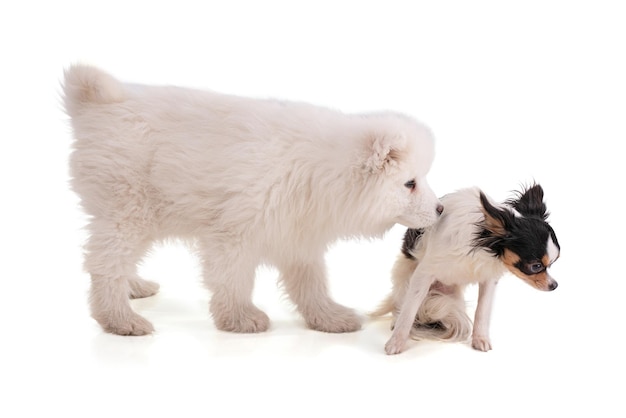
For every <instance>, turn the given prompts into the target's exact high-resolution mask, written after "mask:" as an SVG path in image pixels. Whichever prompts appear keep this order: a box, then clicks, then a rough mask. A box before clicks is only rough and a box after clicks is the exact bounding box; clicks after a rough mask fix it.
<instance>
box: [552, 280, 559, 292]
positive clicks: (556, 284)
mask: <svg viewBox="0 0 626 418" xmlns="http://www.w3.org/2000/svg"><path fill="white" fill-rule="evenodd" d="M558 286H559V284H558V283H557V282H555V281H553V282H552V283H550V290H551V291H552V290H554V289H556V288H557V287H558Z"/></svg>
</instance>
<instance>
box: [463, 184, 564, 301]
mask: <svg viewBox="0 0 626 418" xmlns="http://www.w3.org/2000/svg"><path fill="white" fill-rule="evenodd" d="M480 202H481V205H482V211H483V214H484V219H483V221H482V222H480V223H479V224H478V232H477V234H476V238H475V240H474V247H475V248H484V249H486V250H487V251H489V252H490V253H492V254H493V255H494V256H496V257H498V258H500V259H501V260H502V262H503V263H504V264H505V265H506V267H507V268H508V269H509V271H511V273H513V274H514V275H516V276H517V277H519V278H521V279H522V280H524V281H525V282H526V283H528V284H530V285H531V286H533V287H535V288H536V289H539V290H548V291H549V290H554V289H556V287H557V282H556V281H555V280H554V279H553V278H552V277H550V275H549V274H548V271H547V269H548V267H550V266H551V265H552V263H554V262H555V261H556V259H557V258H558V257H559V253H560V246H559V243H558V240H557V238H556V234H555V233H554V230H553V229H552V227H550V225H549V224H548V223H547V222H546V219H547V217H548V213H547V211H546V205H545V204H544V202H543V189H542V188H541V186H539V185H538V184H535V185H533V186H531V187H530V188H528V189H526V190H525V191H523V192H520V193H518V196H517V198H516V199H511V200H508V201H507V202H506V205H507V206H509V207H510V208H509V207H501V208H498V207H495V206H493V205H492V204H491V203H490V202H489V200H488V199H487V197H486V196H485V195H484V194H483V193H482V192H481V193H480ZM514 211H516V212H517V213H515V212H514Z"/></svg>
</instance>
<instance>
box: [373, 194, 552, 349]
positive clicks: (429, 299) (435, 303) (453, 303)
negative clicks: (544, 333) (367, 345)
mask: <svg viewBox="0 0 626 418" xmlns="http://www.w3.org/2000/svg"><path fill="white" fill-rule="evenodd" d="M479 195H480V190H479V189H477V188H469V189H463V190H460V191H457V192H455V193H451V194H449V195H446V196H444V197H442V199H441V201H442V203H443V205H444V206H445V208H446V209H445V212H444V214H443V216H442V217H441V219H440V221H439V222H437V223H435V224H434V225H432V226H430V227H428V228H426V229H425V230H424V231H423V234H422V235H421V237H420V238H419V240H418V241H417V244H416V246H415V248H412V249H410V253H411V255H412V256H413V257H414V258H413V259H411V258H409V257H407V256H406V255H404V254H402V255H400V257H399V258H398V260H397V261H396V264H395V266H394V268H393V273H392V281H393V290H392V293H391V295H390V296H389V297H388V298H387V299H386V300H385V301H384V302H383V304H382V305H381V306H380V308H379V309H378V310H377V311H376V312H374V313H373V314H372V315H373V316H380V315H384V314H386V313H389V312H391V313H392V315H393V326H392V327H393V333H392V336H391V338H390V339H389V341H388V342H387V344H386V345H385V351H386V352H387V354H397V353H400V352H402V351H403V350H404V347H405V344H406V342H407V340H408V338H409V336H411V337H413V338H415V339H420V338H431V339H441V340H456V341H459V340H466V339H468V338H469V337H470V334H471V339H472V347H473V348H475V349H477V350H480V351H488V350H490V349H491V341H490V338H489V322H490V318H491V309H492V305H493V297H494V292H495V287H496V283H497V282H498V280H499V279H500V277H501V276H502V275H503V274H504V273H505V272H507V271H510V272H511V273H513V274H515V275H516V276H518V277H520V278H522V279H523V280H524V281H526V282H528V283H529V284H531V285H532V286H534V287H535V288H537V289H539V290H548V291H549V290H553V289H555V288H556V282H555V281H554V280H553V279H552V278H551V277H550V276H549V275H548V274H547V271H543V272H542V273H541V274H537V275H536V276H533V277H530V276H528V275H526V274H523V273H522V272H521V271H519V270H518V269H517V268H516V267H515V265H514V264H513V262H514V261H515V260H516V259H517V256H515V255H513V254H512V253H511V252H506V253H505V255H504V256H503V257H497V256H495V255H494V254H492V253H490V252H489V251H487V250H486V249H485V248H480V247H475V246H474V245H473V243H474V242H475V239H476V235H475V234H476V232H477V230H478V228H479V227H480V225H487V227H488V228H493V230H494V231H496V232H495V233H497V234H502V239H503V240H506V239H508V233H509V231H507V230H506V227H505V226H504V225H502V224H501V223H500V220H497V219H492V218H491V217H490V216H489V215H488V214H487V213H486V212H485V210H484V208H483V206H482V205H481V200H480V197H479ZM542 195H543V192H541V196H542ZM538 204H541V201H539V202H538ZM497 206H498V208H500V209H499V210H502V211H510V213H511V216H512V217H514V218H521V217H523V215H522V214H520V213H519V212H517V211H515V210H514V209H512V208H510V207H509V206H508V205H502V206H501V205H497ZM544 209H545V207H544ZM536 222H543V221H540V220H536ZM515 239H518V241H517V242H518V243H520V242H523V240H524V237H523V235H522V237H521V238H519V237H517V238H515ZM557 247H558V245H557V244H555V243H554V242H553V241H552V239H550V240H549V242H547V243H546V246H544V247H543V250H546V251H547V253H548V254H547V255H546V259H545V265H546V266H548V265H551V264H552V263H553V262H554V261H555V260H556V258H558V248H557ZM551 248H553V250H551ZM471 283H478V284H479V295H478V303H477V307H476V312H475V317H474V323H473V326H472V321H471V320H470V318H469V317H468V315H467V313H466V306H465V299H464V290H465V287H466V285H468V284H471ZM429 324H435V326H433V327H431V326H429Z"/></svg>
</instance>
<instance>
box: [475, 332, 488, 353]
mask: <svg viewBox="0 0 626 418" xmlns="http://www.w3.org/2000/svg"><path fill="white" fill-rule="evenodd" d="M472 348H474V349H475V350H478V351H489V350H491V341H489V337H487V336H484V335H473V336H472Z"/></svg>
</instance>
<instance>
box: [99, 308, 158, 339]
mask: <svg viewBox="0 0 626 418" xmlns="http://www.w3.org/2000/svg"><path fill="white" fill-rule="evenodd" d="M94 318H95V319H96V321H98V323H99V324H100V326H102V328H103V329H104V330H105V331H106V332H110V333H111V334H117V335H147V334H151V333H152V332H154V327H153V326H152V324H151V323H150V321H148V320H147V319H145V318H144V317H142V316H141V315H139V314H137V313H135V312H130V313H126V314H125V315H106V314H105V315H100V316H94Z"/></svg>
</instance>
